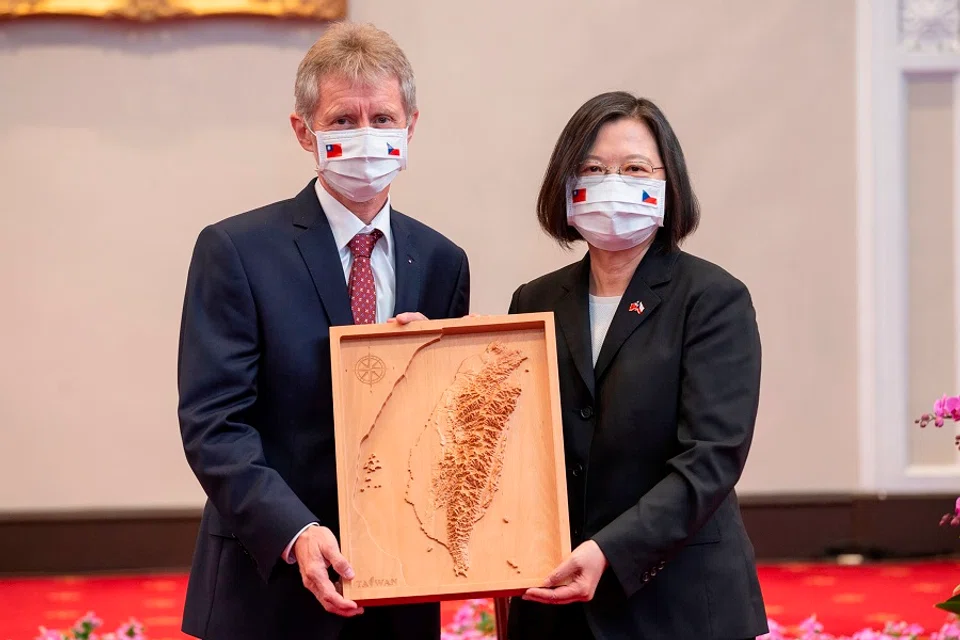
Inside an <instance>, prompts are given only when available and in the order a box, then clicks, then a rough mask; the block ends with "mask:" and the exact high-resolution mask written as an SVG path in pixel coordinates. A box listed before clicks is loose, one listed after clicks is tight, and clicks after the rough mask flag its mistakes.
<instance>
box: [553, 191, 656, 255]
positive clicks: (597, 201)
mask: <svg viewBox="0 0 960 640" xmlns="http://www.w3.org/2000/svg"><path fill="white" fill-rule="evenodd" d="M666 195H667V183H666V181H665V180H655V179H653V178H636V177H633V176H622V175H617V174H608V175H599V176H582V177H579V178H574V179H572V180H570V182H569V184H568V185H567V223H568V224H569V225H570V226H572V227H574V228H575V229H576V230H577V231H579V232H580V235H582V236H583V239H584V240H586V241H587V242H588V243H590V244H592V245H593V246H595V247H597V248H599V249H605V250H607V251H622V250H624V249H632V248H633V247H635V246H637V245H638V244H641V243H642V242H644V241H645V240H647V239H648V238H650V236H652V235H653V234H654V233H656V231H657V227H662V226H663V212H664V200H665V197H666Z"/></svg>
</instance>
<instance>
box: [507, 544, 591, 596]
mask: <svg viewBox="0 0 960 640" xmlns="http://www.w3.org/2000/svg"><path fill="white" fill-rule="evenodd" d="M606 568H607V558H606V556H604V555H603V551H601V550H600V547H599V545H597V543H596V542H594V541H593V540H587V541H586V542H584V543H583V544H581V545H580V546H579V547H577V548H576V549H574V550H573V553H571V554H570V555H569V556H568V557H567V559H566V560H564V561H563V562H561V563H560V566H558V567H557V568H556V569H554V570H553V573H551V574H550V576H549V577H548V578H547V579H546V580H545V581H544V583H543V586H542V587H539V588H534V589H527V592H526V593H524V594H523V599H524V600H533V601H534V602H542V603H543V604H570V603H571V602H589V601H590V600H592V599H593V594H594V593H595V592H596V590H597V583H598V582H600V576H602V575H603V572H604V570H606Z"/></svg>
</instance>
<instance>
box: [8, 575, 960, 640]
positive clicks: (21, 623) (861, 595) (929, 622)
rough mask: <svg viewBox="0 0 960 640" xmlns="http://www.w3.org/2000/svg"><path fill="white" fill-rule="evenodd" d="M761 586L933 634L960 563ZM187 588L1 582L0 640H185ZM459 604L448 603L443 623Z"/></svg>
mask: <svg viewBox="0 0 960 640" xmlns="http://www.w3.org/2000/svg"><path fill="white" fill-rule="evenodd" d="M760 580H761V582H762V584H763V593H764V600H765V601H766V603H767V611H768V613H769V616H770V617H771V618H773V619H775V620H777V621H778V622H779V623H781V624H784V625H796V624H797V623H799V622H800V621H801V620H803V619H804V618H806V617H807V616H809V615H811V614H816V615H817V618H818V619H819V620H820V622H822V623H823V625H824V627H825V628H826V631H827V632H829V633H832V634H851V633H853V632H855V631H858V630H860V629H862V628H864V627H872V628H875V629H880V628H882V627H883V625H884V623H885V622H887V621H900V620H904V621H907V622H911V623H917V624H920V625H921V626H923V627H924V628H925V629H927V630H928V631H932V630H935V629H937V628H939V627H940V625H941V624H943V622H944V620H945V619H946V617H947V616H946V614H944V613H943V612H942V611H939V610H938V609H935V608H934V607H933V605H934V603H935V602H938V601H940V600H943V599H946V598H947V597H948V596H949V595H950V593H951V592H952V591H953V588H954V587H955V586H957V584H958V583H960V562H931V563H915V564H895V565H894V564H888V565H874V566H861V567H839V566H835V565H817V564H791V565H774V566H764V567H761V568H760ZM185 589H186V577H185V576H183V575H153V576H138V577H111V578H101V577H97V578H75V577H64V578H44V579H39V578H37V579H16V580H0V622H2V624H0V640H32V639H33V638H34V637H35V636H36V631H37V627H38V626H40V625H44V626H46V627H48V628H54V629H65V628H67V627H69V626H71V625H72V624H73V623H74V621H76V620H77V619H78V618H80V617H81V616H83V615H84V614H85V613H86V612H87V611H94V612H96V613H97V615H98V616H99V617H100V618H102V619H103V621H104V628H103V629H102V630H103V631H112V630H114V629H116V628H117V627H118V626H119V625H120V624H121V623H123V622H125V621H126V620H127V619H128V618H130V617H134V618H137V619H138V620H139V621H140V622H142V623H143V624H144V625H145V626H146V633H147V636H148V637H149V638H150V640H164V639H171V638H185V637H186V636H184V635H182V634H181V633H180V632H179V626H180V612H181V609H182V607H183V598H184V591H185ZM459 604H460V603H457V602H447V603H444V605H443V611H444V623H445V624H446V623H448V622H450V621H451V620H452V619H453V615H454V613H455V612H456V610H457V608H458V607H459Z"/></svg>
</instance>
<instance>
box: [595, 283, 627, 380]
mask: <svg viewBox="0 0 960 640" xmlns="http://www.w3.org/2000/svg"><path fill="white" fill-rule="evenodd" d="M620 298H621V296H612V297H609V298H606V297H604V298H598V297H597V296H595V295H590V338H591V343H592V344H591V346H592V347H593V366H597V358H599V357H600V348H601V347H603V341H604V339H605V338H606V337H607V331H608V330H609V329H610V323H611V322H613V316H614V315H616V313H617V307H619V306H620Z"/></svg>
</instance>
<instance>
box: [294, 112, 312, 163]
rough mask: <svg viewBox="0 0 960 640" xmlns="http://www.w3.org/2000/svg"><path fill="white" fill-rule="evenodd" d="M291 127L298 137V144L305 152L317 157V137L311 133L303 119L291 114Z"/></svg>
mask: <svg viewBox="0 0 960 640" xmlns="http://www.w3.org/2000/svg"><path fill="white" fill-rule="evenodd" d="M290 126H291V127H293V133H294V134H295V135H296V136H297V142H299V143H300V146H301V147H303V150H304V151H309V152H310V153H312V154H314V155H316V153H317V136H315V135H313V132H312V131H310V127H308V126H307V123H306V122H304V121H303V118H301V117H300V116H299V115H297V114H296V113H291V114H290Z"/></svg>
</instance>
